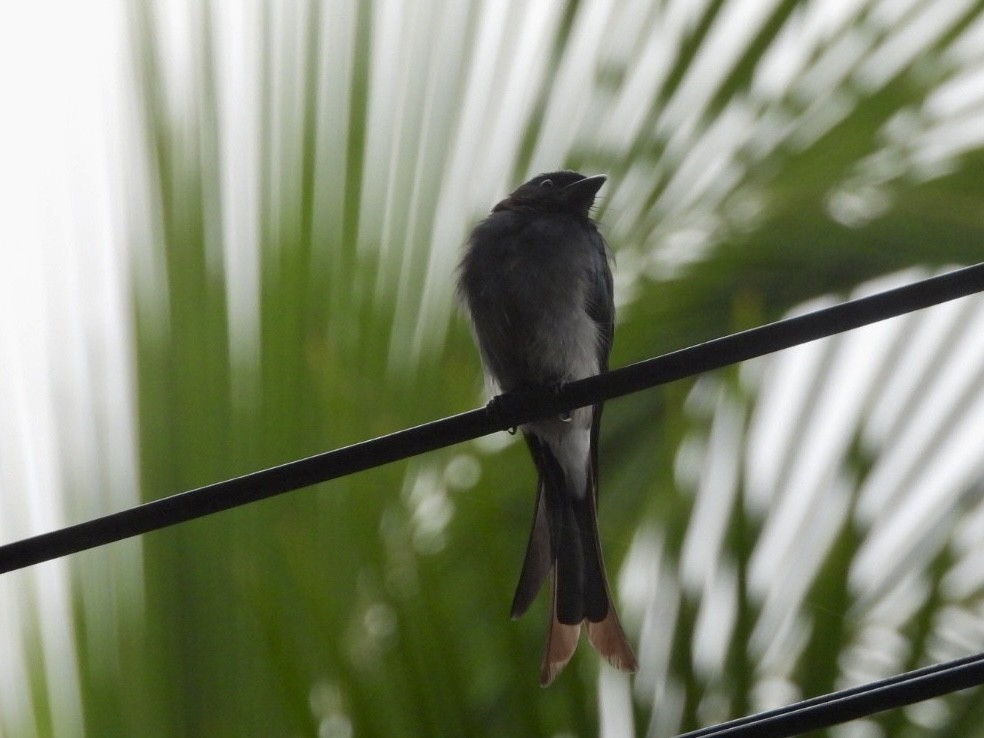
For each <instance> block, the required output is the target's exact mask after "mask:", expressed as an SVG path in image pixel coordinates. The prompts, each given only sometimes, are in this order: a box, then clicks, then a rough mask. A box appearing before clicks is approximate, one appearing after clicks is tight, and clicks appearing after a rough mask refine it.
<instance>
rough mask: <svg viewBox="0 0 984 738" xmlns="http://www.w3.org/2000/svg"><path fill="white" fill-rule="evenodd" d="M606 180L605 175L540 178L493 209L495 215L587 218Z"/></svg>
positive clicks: (564, 174)
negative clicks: (516, 213)
mask: <svg viewBox="0 0 984 738" xmlns="http://www.w3.org/2000/svg"><path fill="white" fill-rule="evenodd" d="M605 179H606V177H605V175H604V174H596V175H594V176H593V177H585V176H584V175H583V174H578V173H577V172H571V171H562V172H547V173H546V174H538V175H537V176H535V177H534V178H533V179H531V180H530V181H529V182H526V183H524V184H522V185H520V186H519V187H517V188H516V189H515V190H514V191H513V192H512V193H511V194H510V195H509V197H507V198H506V199H505V200H503V201H502V202H500V203H499V204H498V205H496V206H495V207H494V208H492V212H493V213H497V212H499V211H500V210H519V211H526V212H530V211H532V212H536V213H570V214H571V215H581V216H585V217H587V215H588V212H589V211H590V210H591V206H592V205H593V204H594V199H595V195H597V194H598V190H600V189H601V186H602V185H603V184H605Z"/></svg>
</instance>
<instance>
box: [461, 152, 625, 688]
mask: <svg viewBox="0 0 984 738" xmlns="http://www.w3.org/2000/svg"><path fill="white" fill-rule="evenodd" d="M604 183H605V176H604V175H597V176H594V177H585V176H584V175H582V174H578V173H577V172H571V171H562V172H550V173H548V174H540V175H538V176H536V177H534V178H533V179H531V180H530V181H529V182H526V183H525V184H523V185H521V186H520V187H519V188H517V189H516V190H515V191H514V192H513V193H512V194H510V195H509V197H507V198H506V199H505V200H503V201H502V202H500V203H499V204H497V205H496V206H495V207H494V208H493V209H492V213H491V214H490V215H489V216H488V217H487V218H486V219H485V220H483V221H482V222H481V223H479V224H478V226H476V227H475V229H474V231H472V234H471V236H470V238H469V241H468V246H467V249H466V251H465V255H464V258H463V259H462V262H461V266H460V269H459V279H458V294H459V298H460V300H461V302H462V303H463V305H464V307H465V308H466V309H467V311H468V313H469V315H470V317H471V321H472V328H473V332H474V335H475V341H476V343H477V344H478V349H479V352H480V353H481V357H482V364H483V366H484V369H485V373H486V375H487V377H488V378H489V379H490V380H491V383H492V384H493V385H494V386H495V387H497V388H498V390H500V391H502V392H511V391H514V390H521V389H530V388H537V387H548V388H549V387H553V388H557V387H560V386H561V385H563V384H565V383H567V382H572V381H574V380H578V379H583V378H585V377H589V376H592V375H594V374H598V373H599V372H602V371H605V370H607V369H608V357H609V354H610V353H611V348H612V336H613V332H614V325H615V307H614V303H613V299H612V272H611V268H610V267H609V252H608V248H607V246H606V244H605V241H604V239H603V238H602V236H601V234H600V233H599V232H598V228H597V226H596V225H595V222H594V221H593V220H592V219H591V217H590V214H589V213H590V210H591V207H592V205H593V204H594V199H595V195H596V194H597V193H598V190H599V189H600V188H601V186H602V185H603V184H604ZM600 424H601V404H600V403H599V404H597V405H594V406H592V407H585V408H580V409H578V410H574V411H573V412H571V413H565V414H564V415H561V416H559V417H553V418H547V419H545V420H538V421H536V422H533V423H528V424H526V425H524V426H522V428H521V430H522V432H523V436H524V438H525V440H526V444H527V446H528V447H529V450H530V454H531V455H532V456H533V462H534V464H536V468H537V472H538V476H539V478H538V481H537V500H536V506H535V512H534V518H533V528H532V531H531V533H530V539H529V543H528V545H527V549H526V557H525V560H524V562H523V570H522V573H521V574H520V578H519V585H518V587H517V588H516V595H515V597H514V599H513V604H512V617H513V618H518V617H519V616H520V615H522V614H523V613H524V612H526V610H527V608H529V606H530V604H531V603H532V602H533V599H534V598H535V597H536V595H537V593H538V592H539V590H540V587H541V585H542V584H543V582H544V580H545V579H546V578H547V575H548V574H550V573H551V572H552V573H553V603H552V607H551V618H550V628H549V631H548V634H547V644H546V648H545V651H544V655H543V663H542V666H541V670H540V683H541V684H542V685H543V686H546V685H548V684H550V683H551V682H552V681H553V680H554V678H555V677H556V676H557V674H558V673H560V670H561V669H562V668H563V667H564V666H565V665H566V664H567V662H568V661H570V659H571V656H573V654H574V649H575V648H576V647H577V642H578V638H579V636H580V632H581V628H582V626H583V627H584V628H585V629H586V630H587V635H588V640H589V641H590V642H591V644H592V645H593V646H594V647H595V650H597V651H598V653H600V654H601V655H602V656H603V657H604V658H605V659H607V660H608V662H609V663H610V664H612V666H615V667H616V668H618V669H622V670H624V671H635V670H636V668H637V664H636V659H635V656H634V655H633V653H632V648H631V647H630V646H629V643H628V641H627V640H626V638H625V634H624V633H623V631H622V626H621V624H620V623H619V620H618V615H617V614H616V612H615V607H614V605H613V604H612V600H611V594H610V592H609V589H608V581H607V578H606V576H605V566H604V562H603V561H602V556H601V545H600V541H599V538H598V520H597V499H598V497H597V496H598V433H599V428H600Z"/></svg>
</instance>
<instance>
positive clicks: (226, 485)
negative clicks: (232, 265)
mask: <svg viewBox="0 0 984 738" xmlns="http://www.w3.org/2000/svg"><path fill="white" fill-rule="evenodd" d="M981 291H984V264H976V265H974V266H971V267H965V268H963V269H957V270H955V271H952V272H947V273H946V274H941V275H938V276H935V277H930V278H928V279H924V280H921V281H919V282H914V283H912V284H909V285H905V286H902V287H897V288H895V289H891V290H886V291H884V292H880V293H878V294H874V295H869V296H867V297H862V298H859V299H856V300H850V301H848V302H844V303H841V304H839V305H834V306H831V307H828V308H824V309H821V310H817V311H814V312H811V313H807V314H804V315H799V316H796V317H793V318H788V319H786V320H780V321H777V322H775V323H769V324H767V325H764V326H760V327H758V328H752V329H750V330H747V331H742V332H741V333H735V334H732V335H729V336H724V337H722V338H717V339H714V340H711V341H708V342H706V343H701V344H698V345H696V346H691V347H690V348H685V349H681V350H679V351H674V352H672V353H669V354H664V355H662V356H658V357H656V358H652V359H648V360H646V361H640V362H638V363H636V364H630V365H629V366H626V367H622V368H620V369H616V370H614V371H610V372H607V373H605V374H600V375H598V376H595V377H589V378H588V379H583V380H580V381H577V382H572V383H570V384H568V385H565V386H563V387H561V388H560V389H558V390H556V391H547V390H530V391H524V392H513V393H510V394H508V395H500V396H499V397H496V398H495V399H494V400H493V401H492V402H491V403H489V405H488V406H487V407H485V408H481V409H478V410H472V411H470V412H466V413H462V414H460V415H454V416H451V417H448V418H443V419H442V420H436V421H433V422H430V423H425V424H423V425H418V426H416V427H415V428H409V429H406V430H401V431H398V432H396V433H391V434H389V435H386V436H381V437H379V438H375V439H372V440H369V441H363V442H362V443H357V444H354V445H352V446H346V447H344V448H340V449H337V450H334V451H328V452H326V453H322V454H318V455H316V456H311V457H309V458H306V459H300V460H298V461H292V462H289V463H287V464H283V465H281V466H276V467H273V468H270V469H264V470H262V471H258V472H254V473H252V474H246V475H244V476H241V477H236V478H235V479H229V480H226V481H224V482H217V483H215V484H209V485H207V486H205V487H199V488H197V489H193V490H190V491H188V492H182V493H179V494H175V495H172V496H170V497H164V498H161V499H159V500H154V501H153V502H147V503H145V504H142V505H138V506H136V507H132V508H129V509H126V510H122V511H120V512H116V513H111V514H109V515H105V516H103V517H99V518H95V519H93V520H89V521H86V522H83V523H78V524H76V525H71V526H68V527H66V528H61V529H58V530H55V531H51V532H49V533H42V534H40V535H37V536H33V537H31V538H25V539H23V540H20V541H16V542H14V543H8V544H6V545H4V546H0V573H4V572H8V571H13V570H15V569H22V568H24V567H27V566H32V565H34V564H38V563H40V562H42V561H49V560H51V559H55V558H58V557H61V556H67V555H69V554H73V553H78V552H80V551H85V550H87V549H90V548H95V547H96V546H101V545H104V544H106V543H112V542H113V541H119V540H122V539H124V538H130V537H132V536H137V535H141V534H143V533H149V532H150V531H154V530H159V529H161V528H166V527H168V526H171V525H175V524H177V523H183V522H186V521H189V520H193V519H195V518H200V517H203V516H205V515H209V514H211V513H215V512H219V511H221V510H229V509H231V508H234V507H238V506H240V505H245V504H247V503H250V502H256V501H258V500H263V499H266V498H268V497H273V496H275V495H279V494H282V493H284V492H291V491H293V490H296V489H300V488H302V487H307V486H310V485H312V484H318V483H320V482H327V481H329V480H331V479H337V478H338V477H342V476H345V475H347V474H354V473H355V472H359V471H365V470H367V469H370V468H372V467H375V466H381V465H383V464H388V463H390V462H393V461H399V460H401V459H406V458H409V457H411V456H416V455H418V454H422V453H424V452H427V451H434V450H436V449H439V448H443V447H445V446H451V445H453V444H456V443H461V442H462V441H468V440H471V439H474V438H478V437H479V436H484V435H487V434H489V433H493V432H495V431H499V430H505V429H507V428H515V427H516V426H519V425H522V424H523V423H528V422H530V421H533V420H536V419H538V418H542V417H545V416H548V415H554V414H557V413H561V412H565V411H569V410H573V409H575V408H578V407H584V406H586V405H590V404H593V403H595V402H599V401H603V400H611V399H614V398H616V397H621V396H623V395H627V394H630V393H633V392H638V391H639V390H642V389H646V388H649V387H654V386H657V385H660V384H666V383H668V382H672V381H675V380H678V379H683V378H685V377H689V376H693V375H696V374H701V373H703V372H706V371H710V370H712V369H719V368H721V367H724V366H728V365H730V364H734V363H737V362H740V361H746V360H748V359H752V358H755V357H758V356H764V355H765V354H770V353H772V352H775V351H779V350H781V349H785V348H790V347H792V346H796V345H799V344H802V343H806V342H808V341H814V340H816V339H818V338H823V337H825V336H830V335H834V334H836V333H841V332H843V331H848V330H852V329H854V328H859V327H861V326H864V325H868V324H870V323H875V322H878V321H881V320H885V319H886V318H892V317H896V316H899V315H903V314H905V313H909V312H912V311H913V310H920V309H922V308H926V307H929V306H931V305H937V304H939V303H942V302H947V301H949V300H955V299H957V298H960V297H966V296H968V295H972V294H974V293H977V292H981Z"/></svg>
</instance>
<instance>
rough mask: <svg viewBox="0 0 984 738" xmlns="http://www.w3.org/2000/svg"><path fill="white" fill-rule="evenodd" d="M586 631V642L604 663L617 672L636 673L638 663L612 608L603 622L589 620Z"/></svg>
mask: <svg viewBox="0 0 984 738" xmlns="http://www.w3.org/2000/svg"><path fill="white" fill-rule="evenodd" d="M587 630H588V641H589V642H590V643H591V645H592V646H594V650H595V651H597V652H598V654H599V655H600V656H601V657H602V658H604V659H605V661H607V662H608V663H609V664H611V665H612V666H614V667H615V668H616V669H618V670H619V671H628V672H634V671H638V669H639V662H638V661H636V657H635V654H634V653H633V652H632V646H630V645H629V640H628V639H627V638H626V637H625V633H624V631H623V630H622V624H621V623H620V622H619V621H618V614H617V613H616V612H615V608H614V607H612V608H609V610H608V615H606V616H605V618H604V620H601V621H599V622H597V623H593V622H591V621H590V620H589V621H588V624H587Z"/></svg>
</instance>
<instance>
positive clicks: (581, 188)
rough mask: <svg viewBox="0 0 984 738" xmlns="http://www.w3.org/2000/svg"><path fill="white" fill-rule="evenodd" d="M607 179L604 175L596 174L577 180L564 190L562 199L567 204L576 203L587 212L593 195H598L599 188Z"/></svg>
mask: <svg viewBox="0 0 984 738" xmlns="http://www.w3.org/2000/svg"><path fill="white" fill-rule="evenodd" d="M607 179H608V177H606V176H605V175H604V174H596V175H594V176H593V177H585V178H584V179H579V180H578V181H577V182H574V183H573V184H569V185H567V187H565V188H564V197H565V198H566V199H567V200H568V201H569V202H572V203H577V204H579V205H580V206H582V207H583V208H584V209H585V210H587V209H589V208H590V207H591V205H592V203H593V202H594V199H595V195H597V194H598V190H600V189H601V186H602V185H603V184H605V180H607Z"/></svg>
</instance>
